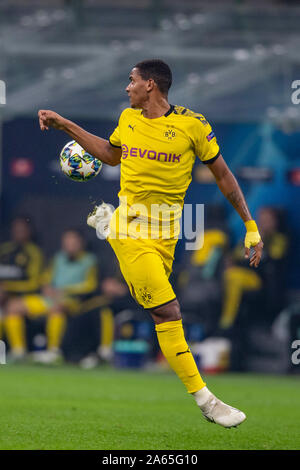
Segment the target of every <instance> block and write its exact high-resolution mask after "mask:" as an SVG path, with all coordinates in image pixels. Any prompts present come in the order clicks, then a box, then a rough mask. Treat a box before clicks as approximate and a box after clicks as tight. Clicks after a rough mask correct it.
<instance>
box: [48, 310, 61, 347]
mask: <svg viewBox="0 0 300 470" xmlns="http://www.w3.org/2000/svg"><path fill="white" fill-rule="evenodd" d="M65 328H66V317H65V315H63V314H61V313H51V314H50V315H49V317H48V320H47V326H46V334H47V339H48V349H59V347H60V345H61V341H62V338H63V334H64V332H65Z"/></svg>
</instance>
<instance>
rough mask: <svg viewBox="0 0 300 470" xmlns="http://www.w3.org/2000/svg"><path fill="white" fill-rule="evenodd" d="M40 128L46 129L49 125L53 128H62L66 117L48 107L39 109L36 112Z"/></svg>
mask: <svg viewBox="0 0 300 470" xmlns="http://www.w3.org/2000/svg"><path fill="white" fill-rule="evenodd" d="M38 117H39V123H40V128H41V130H42V131H44V130H46V131H48V129H49V127H53V128H54V129H59V130H63V129H64V124H65V122H66V119H65V118H64V117H62V116H61V115H60V114H57V113H55V112H54V111H51V110H50V109H40V110H39V112H38Z"/></svg>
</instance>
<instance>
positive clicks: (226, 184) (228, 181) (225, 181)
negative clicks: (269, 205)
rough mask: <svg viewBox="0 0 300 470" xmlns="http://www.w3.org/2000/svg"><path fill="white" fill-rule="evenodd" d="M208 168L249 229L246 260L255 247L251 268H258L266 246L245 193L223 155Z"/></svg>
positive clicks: (246, 239) (246, 238)
mask: <svg viewBox="0 0 300 470" xmlns="http://www.w3.org/2000/svg"><path fill="white" fill-rule="evenodd" d="M208 167H209V169H210V170H211V172H212V173H213V175H214V177H215V179H216V182H217V185H218V186H219V188H220V190H221V191H222V193H223V194H224V196H225V197H226V198H227V199H228V201H229V202H230V203H231V204H232V205H233V207H234V208H235V210H236V211H237V212H238V214H239V215H240V217H241V218H242V220H243V221H244V223H245V226H246V229H247V233H246V237H245V258H249V256H250V248H251V247H253V250H254V253H253V255H252V256H251V258H250V266H254V267H255V268H257V266H258V265H259V262H260V259H261V256H262V250H263V246H264V244H263V242H262V240H261V237H260V234H259V231H258V229H257V226H256V223H255V221H254V220H253V219H252V217H251V214H250V211H249V208H248V206H247V203H246V201H245V197H244V195H243V192H242V190H241V188H240V186H239V184H238V182H237V180H236V179H235V177H234V175H233V174H232V172H231V171H230V169H229V168H228V166H227V164H226V162H225V161H224V159H223V157H222V155H220V156H219V157H218V158H217V159H216V160H215V161H214V162H213V163H211V164H208Z"/></svg>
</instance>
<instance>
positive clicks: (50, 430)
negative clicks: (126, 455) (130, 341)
mask: <svg viewBox="0 0 300 470" xmlns="http://www.w3.org/2000/svg"><path fill="white" fill-rule="evenodd" d="M206 381H207V383H208V386H209V387H210V389H211V390H212V391H213V392H214V393H215V394H216V395H217V396H219V397H220V398H221V399H222V400H223V401H225V402H227V403H230V404H232V405H233V406H236V407H238V408H241V409H242V410H243V411H245V412H246V414H247V420H246V421H245V422H244V423H243V424H242V425H241V426H240V427H239V428H237V429H234V428H233V429H224V428H221V427H219V426H217V425H216V424H212V423H208V422H206V421H205V420H204V419H203V418H202V415H201V412H200V410H198V408H197V406H196V404H195V402H194V400H193V398H192V397H191V396H189V395H188V394H187V393H186V392H185V388H184V387H183V385H182V384H181V382H180V381H179V380H178V379H177V377H176V376H175V375H174V374H173V373H171V372H170V373H168V372H165V373H161V372H156V373H154V372H143V371H130V372H128V371H123V370H122V371H116V370H113V369H109V368H104V369H96V370H92V371H82V370H80V369H77V368H75V367H72V366H69V367H67V366H62V367H52V368H50V367H48V368H47V367H44V368H43V367H38V366H24V365H22V366H21V365H18V366H17V365H14V366H13V365H6V366H0V416H1V426H0V449H47V450H48V449H49V450H51V449H98V450H103V449H105V450H117V449H127V450H136V449H143V450H159V449H161V450H186V449H191V450H198V449H199V450H200V449H300V433H299V423H300V406H299V396H300V394H299V391H300V381H299V377H296V376H294V377H275V376H262V375H251V374H245V375H241V374H224V375H219V376H210V377H206Z"/></svg>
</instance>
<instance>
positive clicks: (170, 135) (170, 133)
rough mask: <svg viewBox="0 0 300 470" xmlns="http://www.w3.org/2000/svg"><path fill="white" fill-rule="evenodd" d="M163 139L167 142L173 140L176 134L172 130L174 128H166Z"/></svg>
mask: <svg viewBox="0 0 300 470" xmlns="http://www.w3.org/2000/svg"><path fill="white" fill-rule="evenodd" d="M164 137H166V138H167V139H168V140H174V139H175V137H176V132H175V130H174V126H167V130H166V131H165V132H164Z"/></svg>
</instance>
